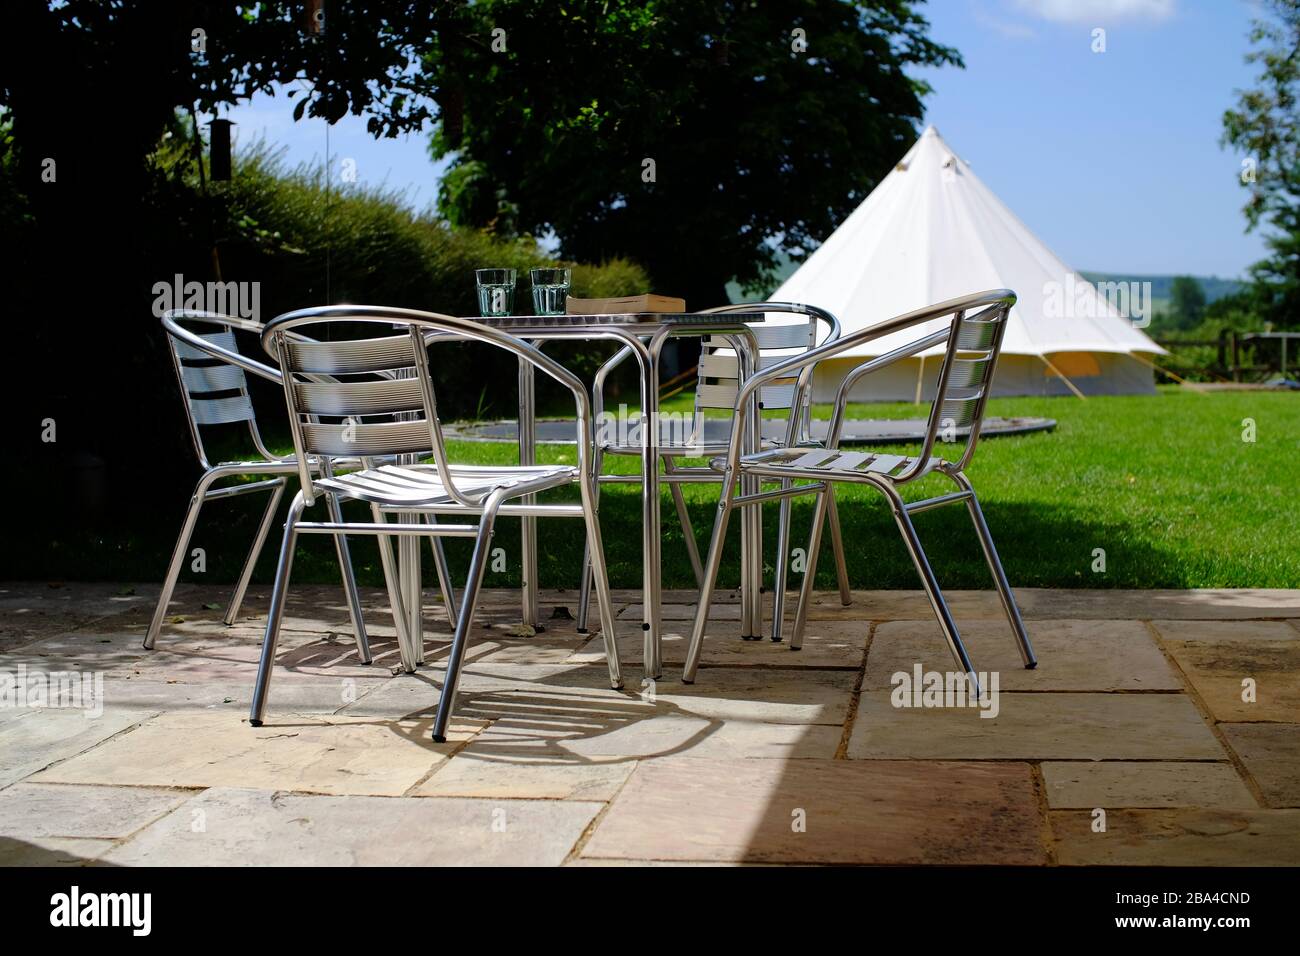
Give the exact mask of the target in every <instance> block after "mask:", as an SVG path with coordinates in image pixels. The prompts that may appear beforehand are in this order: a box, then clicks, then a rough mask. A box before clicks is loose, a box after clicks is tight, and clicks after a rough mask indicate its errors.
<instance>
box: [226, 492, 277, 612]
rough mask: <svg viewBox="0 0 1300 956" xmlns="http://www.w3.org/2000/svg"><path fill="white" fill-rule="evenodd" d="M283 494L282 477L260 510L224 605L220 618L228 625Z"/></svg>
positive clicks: (236, 608)
mask: <svg viewBox="0 0 1300 956" xmlns="http://www.w3.org/2000/svg"><path fill="white" fill-rule="evenodd" d="M283 495H284V481H283V479H282V480H281V481H280V483H279V484H277V485H276V486H275V489H274V490H273V491H272V492H271V500H270V501H268V502H267V503H266V510H265V511H264V512H262V521H261V524H259V525H258V526H257V536H256V537H255V538H253V546H252V547H251V548H249V549H248V557H247V558H245V559H244V569H243V570H242V571H241V572H240V573H239V583H238V584H236V585H235V590H234V593H233V594H231V595H230V603H229V604H227V605H226V616H225V617H224V618H222V623H224V624H225V625H226V627H230V626H231V625H233V624H234V623H235V620H236V619H237V618H238V617H239V607H240V605H241V604H243V603H244V595H245V594H247V593H248V583H249V582H250V581H251V580H252V579H253V568H254V567H255V566H256V564H257V559H258V556H259V555H261V553H262V548H263V547H264V546H265V544H266V536H267V535H268V534H269V533H270V531H271V523H272V522H273V521H274V520H275V512H276V509H277V508H279V507H280V498H281V496H283Z"/></svg>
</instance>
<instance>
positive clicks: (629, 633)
mask: <svg viewBox="0 0 1300 956" xmlns="http://www.w3.org/2000/svg"><path fill="white" fill-rule="evenodd" d="M769 629H770V625H769ZM869 631H870V625H869V624H866V623H863V622H858V621H810V622H809V623H808V627H807V629H806V630H805V632H804V640H803V649H802V650H800V651H791V650H790V643H789V641H788V640H786V641H783V642H782V643H779V644H774V643H772V641H770V640H768V639H766V638H764V639H763V640H761V641H742V640H741V639H740V623H739V618H736V619H734V620H729V621H728V620H713V619H710V622H709V628H708V630H707V631H706V632H705V637H704V651H703V655H702V661H703V666H704V667H710V666H714V667H722V666H725V667H733V666H766V667H797V668H804V667H843V668H853V669H856V668H859V667H861V666H862V653H863V650H864V649H865V648H866V643H867V633H868V632H869ZM689 639H690V629H689V627H684V628H682V629H681V630H680V631H677V630H672V629H667V630H665V632H664V634H663V637H662V640H661V644H660V647H661V651H660V653H661V655H662V659H663V662H664V664H666V665H668V666H670V667H680V666H681V665H682V664H683V663H685V661H686V648H687V645H688V643H689ZM643 651H644V643H643V639H642V636H641V631H640V630H639V629H635V630H634V629H633V628H630V627H629V628H620V630H619V635H618V654H619V660H620V661H621V662H622V664H623V666H624V667H625V668H627V667H632V668H639V667H640V666H641V662H642V661H643V660H644V654H643ZM571 660H575V661H579V660H580V661H592V660H604V653H603V650H602V645H601V643H600V641H599V640H596V641H593V642H591V643H590V644H588V645H587V647H585V648H584V649H583V650H582V651H581V652H579V653H578V654H575V655H574V656H573V658H571Z"/></svg>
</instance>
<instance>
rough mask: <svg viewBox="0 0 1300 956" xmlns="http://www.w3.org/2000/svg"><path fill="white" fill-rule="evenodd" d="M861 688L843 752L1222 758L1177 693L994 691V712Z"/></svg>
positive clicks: (941, 756) (1193, 710) (1220, 750)
mask: <svg viewBox="0 0 1300 956" xmlns="http://www.w3.org/2000/svg"><path fill="white" fill-rule="evenodd" d="M890 698H891V694H890V693H889V692H887V691H871V692H869V693H864V694H863V695H862V698H861V700H860V701H859V703H858V713H857V719H856V720H855V721H854V724H853V733H852V736H851V738H850V739H849V746H848V756H849V757H856V758H916V759H929V760H960V759H986V760H987V759H1017V760H1103V759H1104V760H1223V759H1225V758H1226V756H1227V755H1226V754H1225V753H1224V751H1223V748H1222V747H1221V746H1220V745H1219V742H1218V741H1217V740H1216V739H1215V737H1214V735H1213V734H1212V733H1211V732H1210V729H1209V728H1208V727H1206V725H1205V722H1204V721H1203V720H1202V719H1201V716H1200V714H1198V713H1197V712H1196V708H1195V707H1194V706H1193V705H1192V702H1191V701H1190V700H1189V699H1188V698H1187V697H1186V696H1184V695H1182V694H1073V693H1059V694H1057V693H1052V694H1023V693H1021V694H1014V693H1004V694H1000V695H999V702H998V705H999V706H998V715H997V716H996V717H993V718H985V717H981V716H979V710H978V709H977V708H973V707H964V708H957V707H949V708H926V707H911V708H902V707H894V706H893V705H892V703H891V701H890Z"/></svg>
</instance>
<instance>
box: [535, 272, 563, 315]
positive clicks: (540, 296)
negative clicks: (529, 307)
mask: <svg viewBox="0 0 1300 956" xmlns="http://www.w3.org/2000/svg"><path fill="white" fill-rule="evenodd" d="M530 275H531V277H532V280H533V314H534V315H564V309H565V305H566V300H567V299H568V297H569V270H568V269H533V270H532V272H531V273H530Z"/></svg>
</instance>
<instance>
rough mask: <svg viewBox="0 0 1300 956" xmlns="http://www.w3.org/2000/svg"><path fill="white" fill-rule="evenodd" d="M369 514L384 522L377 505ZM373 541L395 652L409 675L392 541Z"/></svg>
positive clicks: (408, 641) (407, 639)
mask: <svg viewBox="0 0 1300 956" xmlns="http://www.w3.org/2000/svg"><path fill="white" fill-rule="evenodd" d="M370 514H371V516H372V517H373V518H374V519H375V521H376V522H377V523H378V522H382V521H384V520H386V519H385V518H384V513H383V512H382V511H381V510H380V509H379V505H371V506H370ZM375 541H376V543H377V544H378V545H379V563H380V565H381V566H382V567H383V569H384V587H386V588H387V589H388V604H389V607H390V608H392V611H393V626H394V627H395V628H396V629H397V652H398V655H399V656H400V658H401V661H402V667H403V669H405V670H406V672H407V673H408V674H409V673H411V672H412V671H414V670H415V663H414V662H413V660H412V659H411V650H410V645H411V638H410V631H409V630H408V628H407V626H406V601H405V600H404V599H403V598H402V588H401V583H400V581H399V580H398V573H397V571H398V569H397V561H396V559H394V557H393V539H392V537H391V536H390V535H386V534H381V535H376V537H375Z"/></svg>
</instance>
